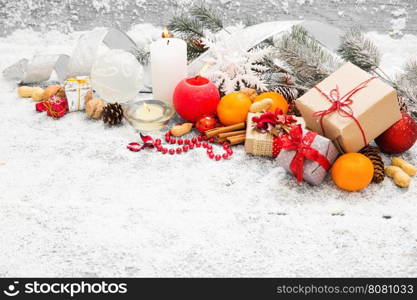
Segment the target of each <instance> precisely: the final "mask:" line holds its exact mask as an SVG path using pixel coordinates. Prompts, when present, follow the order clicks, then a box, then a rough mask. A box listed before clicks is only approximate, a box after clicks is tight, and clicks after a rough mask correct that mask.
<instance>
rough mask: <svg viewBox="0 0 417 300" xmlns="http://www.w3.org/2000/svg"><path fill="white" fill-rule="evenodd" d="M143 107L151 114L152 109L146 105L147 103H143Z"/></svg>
mask: <svg viewBox="0 0 417 300" xmlns="http://www.w3.org/2000/svg"><path fill="white" fill-rule="evenodd" d="M143 107H144V108H145V109H146V110H147V111H148V112H150V111H151V108H150V107H149V105H148V104H146V102H143Z"/></svg>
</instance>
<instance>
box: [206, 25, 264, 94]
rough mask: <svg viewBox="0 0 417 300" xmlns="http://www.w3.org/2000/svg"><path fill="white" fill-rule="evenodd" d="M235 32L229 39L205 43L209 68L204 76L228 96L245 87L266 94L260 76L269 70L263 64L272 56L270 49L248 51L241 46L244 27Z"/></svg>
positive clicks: (218, 39) (217, 39)
mask: <svg viewBox="0 0 417 300" xmlns="http://www.w3.org/2000/svg"><path fill="white" fill-rule="evenodd" d="M236 30H237V32H235V33H234V34H233V35H232V36H228V38H227V39H224V38H222V37H219V35H217V36H216V35H210V36H209V37H207V38H205V39H203V41H204V44H205V46H206V47H207V48H209V49H210V53H209V55H208V57H206V58H205V59H204V60H205V62H206V63H209V65H210V67H209V68H208V69H207V70H206V71H205V72H204V76H206V77H208V78H210V79H211V80H213V81H214V82H215V83H216V85H217V86H218V87H219V89H220V90H221V92H223V93H225V94H227V93H231V92H234V91H235V90H237V89H239V88H243V87H250V88H254V89H257V90H260V91H263V90H267V85H266V83H265V82H264V81H263V80H262V79H261V76H260V74H262V73H264V72H267V71H268V70H269V68H268V67H267V66H265V65H264V64H263V61H264V60H265V57H267V56H268V55H270V53H271V47H257V48H253V49H251V50H250V51H246V49H244V47H243V46H240V43H239V40H241V39H242V35H243V27H241V26H240V28H237V29H236Z"/></svg>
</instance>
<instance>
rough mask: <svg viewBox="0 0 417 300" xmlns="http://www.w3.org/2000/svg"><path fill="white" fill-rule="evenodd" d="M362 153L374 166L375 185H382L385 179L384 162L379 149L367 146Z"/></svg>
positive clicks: (373, 179)
mask: <svg viewBox="0 0 417 300" xmlns="http://www.w3.org/2000/svg"><path fill="white" fill-rule="evenodd" d="M360 153H362V154H363V155H365V156H366V157H368V158H369V159H370V160H371V161H372V164H373V165H374V177H373V178H372V181H373V182H375V183H381V182H382V181H384V178H385V171H384V162H383V161H382V157H381V152H379V150H378V148H377V147H373V146H369V145H368V146H366V147H365V148H363V149H362V150H361V151H360Z"/></svg>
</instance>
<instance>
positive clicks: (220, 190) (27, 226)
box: [0, 1, 417, 276]
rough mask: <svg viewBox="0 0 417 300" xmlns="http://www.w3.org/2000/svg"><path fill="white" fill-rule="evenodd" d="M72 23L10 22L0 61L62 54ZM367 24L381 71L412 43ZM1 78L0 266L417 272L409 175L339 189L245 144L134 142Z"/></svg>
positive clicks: (120, 272)
mask: <svg viewBox="0 0 417 300" xmlns="http://www.w3.org/2000/svg"><path fill="white" fill-rule="evenodd" d="M306 2H311V1H306ZM97 3H98V2H97ZM97 5H99V4H97ZM100 5H101V4H100ZM135 28H136V29H138V28H137V27H135ZM136 29H133V30H136ZM129 34H131V36H134V35H135V32H129ZM79 35H80V32H73V33H70V34H68V35H64V34H62V33H59V32H56V31H55V32H52V31H51V32H48V33H46V34H40V33H36V32H32V31H31V30H20V31H16V32H14V33H13V34H12V35H10V36H7V37H5V38H0V69H1V70H2V69H3V68H4V67H6V66H8V65H9V64H11V63H13V62H14V61H16V60H17V59H19V58H21V57H31V56H32V55H33V54H35V53H42V54H43V53H68V54H70V53H71V49H72V47H73V46H74V45H75V42H76V40H77V38H78V36H79ZM368 36H369V37H371V38H372V39H373V40H374V41H375V42H376V43H377V45H378V46H379V47H380V49H381V51H382V52H383V53H384V57H383V62H382V65H383V68H384V70H386V71H387V72H388V73H390V74H393V73H394V72H395V71H398V70H399V68H400V66H401V65H402V63H403V62H404V61H405V59H407V58H408V57H410V56H412V55H415V49H416V48H417V37H416V36H412V35H405V36H403V37H402V38H401V39H398V40H393V39H391V38H390V37H389V36H387V35H382V34H379V33H369V34H368ZM0 85H1V87H2V88H1V90H0V112H1V115H2V118H1V121H0V178H1V183H0V276H417V225H416V224H417V223H416V214H417V181H416V179H414V181H413V183H412V185H411V187H410V188H408V189H400V188H397V187H396V186H395V185H394V184H393V182H392V181H391V180H390V179H386V180H385V181H384V182H383V184H380V185H376V184H372V185H370V186H369V187H368V188H366V189H365V190H363V191H361V192H357V193H347V192H343V191H341V190H339V189H337V188H336V187H335V186H334V185H333V184H332V182H331V180H330V179H328V180H326V181H325V183H324V184H323V185H320V186H318V187H312V186H310V185H308V184H298V183H296V182H295V180H294V179H293V178H292V176H290V175H289V174H286V173H285V171H284V170H283V169H281V168H280V167H278V166H277V165H276V163H274V161H273V160H271V159H267V158H261V157H253V156H249V155H246V154H245V153H244V151H243V147H242V146H239V147H236V148H234V151H235V155H234V156H233V157H232V159H230V160H228V161H221V162H215V161H211V160H209V159H208V158H207V156H206V155H205V153H204V152H203V150H202V149H197V150H194V151H191V152H189V153H187V154H184V155H176V156H162V155H160V154H159V153H155V152H153V151H152V152H147V151H143V152H139V153H133V152H130V151H128V150H127V149H126V145H127V144H128V143H129V142H132V141H136V140H138V133H137V132H135V130H134V129H133V128H132V127H131V126H129V124H127V123H124V125H123V126H120V127H113V128H109V127H107V126H104V125H103V123H102V122H101V121H93V120H89V119H87V118H86V116H85V114H84V113H82V112H74V113H70V114H67V115H66V116H65V117H63V118H62V119H60V120H53V119H51V118H49V117H47V116H46V114H43V113H37V112H35V110H34V103H33V102H32V101H31V100H29V99H19V98H18V97H17V95H16V92H15V88H16V87H15V84H14V83H12V82H6V81H5V80H4V79H3V78H1V79H0ZM381 117H382V116H381ZM156 136H157V135H156ZM218 151H219V150H218ZM416 154H417V146H414V148H413V149H412V150H411V151H409V152H407V153H406V154H405V155H404V157H405V158H406V159H407V160H409V161H410V162H412V163H414V164H416V163H417V158H416ZM385 159H386V162H388V157H385Z"/></svg>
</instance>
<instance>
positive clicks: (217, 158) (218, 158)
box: [214, 154, 222, 161]
mask: <svg viewBox="0 0 417 300" xmlns="http://www.w3.org/2000/svg"><path fill="white" fill-rule="evenodd" d="M214 158H215V159H216V160H217V161H219V160H221V159H222V157H221V156H220V154H217V155H216V156H215V157H214Z"/></svg>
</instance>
